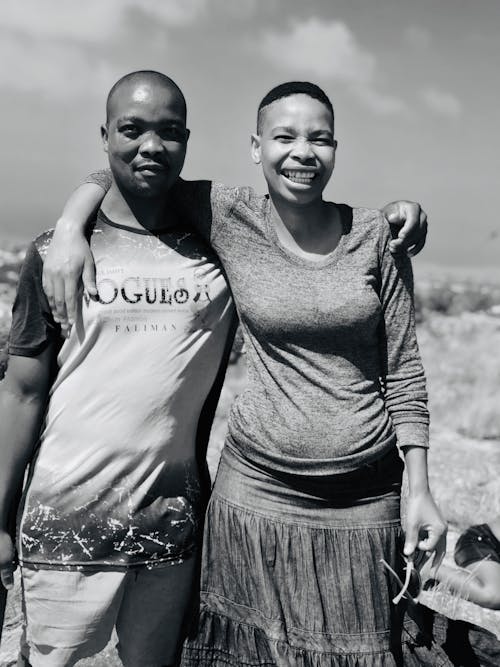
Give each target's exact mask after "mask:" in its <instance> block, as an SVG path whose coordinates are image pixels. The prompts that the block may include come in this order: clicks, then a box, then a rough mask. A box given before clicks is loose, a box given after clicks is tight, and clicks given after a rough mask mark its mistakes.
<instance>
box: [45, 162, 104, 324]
mask: <svg viewBox="0 0 500 667" xmlns="http://www.w3.org/2000/svg"><path fill="white" fill-rule="evenodd" d="M110 185H111V176H110V173H109V171H108V170H103V171H98V172H94V173H93V174H90V176H88V177H87V178H86V179H85V182H84V183H82V185H80V186H79V187H78V188H77V189H76V190H75V191H74V192H73V193H72V194H71V195H70V197H69V199H68V201H67V202H66V204H65V206H64V209H63V212H62V215H61V217H60V218H59V220H58V221H57V224H56V228H55V231H54V236H53V239H52V243H51V244H50V247H49V249H48V251H47V256H46V258H45V261H44V267H43V289H44V291H45V294H46V295H47V299H48V301H49V305H50V307H51V309H52V312H53V314H54V319H55V320H56V321H58V322H59V323H60V324H61V325H62V326H63V327H67V326H70V325H71V324H73V323H74V321H75V317H76V310H77V300H78V289H79V286H80V282H82V283H83V286H84V288H85V289H86V290H87V291H88V292H89V294H91V295H96V294H97V288H96V284H95V266H94V259H93V257H92V253H91V251H90V247H89V244H88V241H87V239H86V237H85V228H86V226H87V224H88V222H89V220H91V219H92V218H93V217H94V215H95V212H96V211H97V209H98V208H99V206H100V204H101V202H102V200H103V199H104V196H105V194H106V192H107V190H108V189H109V187H110Z"/></svg>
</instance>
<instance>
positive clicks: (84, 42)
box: [0, 0, 209, 98]
mask: <svg viewBox="0 0 500 667" xmlns="http://www.w3.org/2000/svg"><path fill="white" fill-rule="evenodd" d="M208 2H209V0H85V1H84V2H79V1H78V0H43V2H41V1H40V0H2V21H1V25H0V59H1V62H2V63H3V64H4V65H3V67H2V68H1V69H0V84H3V85H7V86H8V87H11V88H14V89H16V90H21V91H28V92H37V93H41V94H45V95H46V96H53V97H56V98H65V97H70V96H80V95H81V96H86V95H89V94H90V95H92V94H99V95H100V94H102V91H103V90H106V89H107V88H109V86H110V85H111V83H112V82H113V81H114V80H115V79H116V78H117V77H118V76H119V75H121V74H123V73H124V64H125V63H128V62H129V60H131V58H130V56H131V55H134V59H132V62H135V60H136V59H137V57H138V54H137V52H135V54H134V43H133V41H131V39H132V38H131V35H134V36H135V38H137V33H138V31H137V29H136V27H135V22H134V19H136V18H137V13H139V14H140V15H141V16H143V17H145V18H146V20H151V21H152V22H154V23H153V24H154V25H155V26H158V24H160V25H161V26H162V27H165V29H168V28H169V27H178V26H181V25H187V24H190V23H192V22H193V21H194V20H195V19H196V18H197V17H198V16H199V15H200V14H201V13H202V12H204V11H205V10H206V7H207V4H208ZM131 30H132V32H131ZM127 45H128V46H127ZM116 47H118V50H117V49H116ZM125 47H126V48H125ZM165 49H166V40H164V39H163V40H161V50H162V54H164V51H165ZM152 50H154V43H153V41H152V40H151V39H149V40H147V39H146V40H145V43H144V44H142V45H141V50H140V54H141V56H142V57H144V56H146V60H148V58H147V54H148V53H149V54H151V52H152ZM117 52H120V53H121V54H122V56H123V57H122V58H121V65H119V64H118V63H117V62H116V60H117V58H116V53H117ZM10 63H15V68H14V67H9V64H10ZM132 68H133V67H132ZM125 71H126V70H125Z"/></svg>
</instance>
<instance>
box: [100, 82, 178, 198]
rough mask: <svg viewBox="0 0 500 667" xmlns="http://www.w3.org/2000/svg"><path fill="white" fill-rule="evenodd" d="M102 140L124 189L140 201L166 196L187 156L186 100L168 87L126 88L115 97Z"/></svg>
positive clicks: (142, 85)
mask: <svg viewBox="0 0 500 667" xmlns="http://www.w3.org/2000/svg"><path fill="white" fill-rule="evenodd" d="M102 137H103V143H104V150H105V151H106V152H107V153H108V157H109V166H110V168H111V171H112V173H113V177H114V179H115V182H116V184H117V186H118V187H119V189H120V190H122V191H125V192H128V193H129V194H131V195H133V196H136V197H137V196H138V197H155V196H158V195H159V194H162V193H165V191H166V190H168V189H169V188H170V187H171V186H172V185H173V183H174V182H175V180H176V179H177V177H178V176H179V174H180V172H181V170H182V167H183V165H184V159H185V157H186V146H187V140H188V137H189V130H188V129H187V128H186V119H185V110H184V106H183V102H182V100H181V99H179V96H178V94H176V91H175V90H174V89H171V88H169V87H168V86H166V85H161V84H158V83H151V82H142V83H141V82H135V83H130V84H129V85H124V86H123V87H122V88H121V89H120V90H118V91H117V92H116V93H115V95H114V96H113V101H112V104H111V109H110V113H109V117H108V122H107V125H105V126H103V127H102Z"/></svg>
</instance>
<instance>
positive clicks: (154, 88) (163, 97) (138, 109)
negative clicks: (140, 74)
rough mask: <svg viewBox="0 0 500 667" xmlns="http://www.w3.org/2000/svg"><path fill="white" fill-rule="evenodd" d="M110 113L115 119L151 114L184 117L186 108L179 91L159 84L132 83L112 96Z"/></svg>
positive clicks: (122, 87) (147, 82)
mask: <svg viewBox="0 0 500 667" xmlns="http://www.w3.org/2000/svg"><path fill="white" fill-rule="evenodd" d="M108 111H109V112H111V114H112V115H113V116H114V117H115V118H117V117H122V116H132V115H136V116H142V115H143V114H145V113H146V114H147V113H150V112H154V113H157V114H158V113H161V114H162V115H171V116H179V117H183V116H184V115H185V106H184V100H183V98H182V97H181V96H180V95H179V93H178V91H177V90H175V89H174V88H172V87H170V86H167V85H164V84H162V83H157V82H149V81H145V82H141V81H133V82H132V81H131V82H127V83H125V84H124V85H122V86H121V87H120V88H119V89H118V90H116V91H115V92H114V93H113V94H112V96H111V99H110V100H109V107H108Z"/></svg>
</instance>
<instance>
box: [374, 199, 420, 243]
mask: <svg viewBox="0 0 500 667" xmlns="http://www.w3.org/2000/svg"><path fill="white" fill-rule="evenodd" d="M382 213H383V214H384V216H385V217H386V218H387V220H388V221H389V223H390V224H391V225H394V226H396V227H400V229H399V232H398V236H397V238H395V239H393V240H392V241H391V243H390V245H389V249H390V251H391V252H392V253H398V252H402V251H404V250H406V251H407V253H408V255H410V256H413V255H416V254H417V253H419V252H420V251H421V250H422V248H423V247H424V245H425V239H426V236H427V214H426V213H425V211H424V210H423V209H422V207H421V206H420V204H417V203H415V202H411V201H405V200H401V201H394V202H391V203H390V204H386V205H385V206H384V208H383V209H382Z"/></svg>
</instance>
